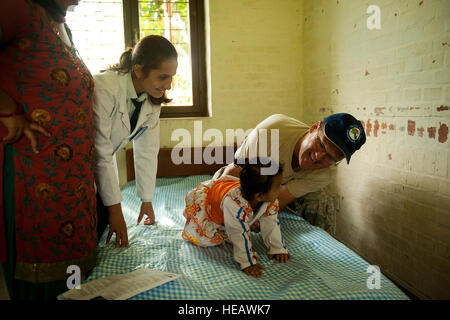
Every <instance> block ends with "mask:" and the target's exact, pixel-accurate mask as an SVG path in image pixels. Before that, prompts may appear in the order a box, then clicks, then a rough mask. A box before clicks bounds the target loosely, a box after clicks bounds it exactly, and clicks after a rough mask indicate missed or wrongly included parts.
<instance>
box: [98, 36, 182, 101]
mask: <svg viewBox="0 0 450 320" xmlns="http://www.w3.org/2000/svg"><path fill="white" fill-rule="evenodd" d="M167 59H178V54H177V51H176V49H175V47H174V46H173V44H172V43H170V41H169V40H167V39H166V38H164V37H162V36H158V35H150V36H146V37H144V38H142V39H141V40H140V41H139V42H138V43H137V44H136V46H135V47H134V48H128V49H127V50H125V51H124V52H123V53H122V55H121V56H120V61H119V63H117V64H115V65H112V66H109V67H108V69H107V70H108V71H117V72H119V73H122V74H125V73H129V72H132V70H133V66H134V65H136V64H140V65H142V66H143V68H142V71H143V73H144V76H145V77H147V76H148V74H149V72H150V70H153V69H158V68H160V67H161V64H162V63H163V62H164V61H165V60H167ZM107 70H102V71H107ZM149 97H150V100H151V101H152V103H153V104H157V105H160V104H161V103H167V102H170V101H172V100H171V99H169V98H167V97H166V95H164V96H162V97H161V98H154V97H152V96H149Z"/></svg>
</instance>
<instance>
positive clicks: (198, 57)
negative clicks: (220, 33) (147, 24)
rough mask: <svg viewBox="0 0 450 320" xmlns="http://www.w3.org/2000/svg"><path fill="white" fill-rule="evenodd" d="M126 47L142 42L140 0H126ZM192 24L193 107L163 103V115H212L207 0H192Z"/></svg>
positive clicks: (167, 116)
mask: <svg viewBox="0 0 450 320" xmlns="http://www.w3.org/2000/svg"><path fill="white" fill-rule="evenodd" d="M162 1H165V0H162ZM123 19H124V33H125V34H124V36H125V46H126V47H134V45H135V44H136V43H137V42H138V41H139V34H140V30H139V3H138V0H123ZM189 26H190V40H191V67H192V100H193V105H192V106H163V107H162V108H161V114H160V117H161V118H190V117H208V116H209V111H208V105H207V89H206V59H205V56H206V54H205V52H206V46H205V6H204V0H189Z"/></svg>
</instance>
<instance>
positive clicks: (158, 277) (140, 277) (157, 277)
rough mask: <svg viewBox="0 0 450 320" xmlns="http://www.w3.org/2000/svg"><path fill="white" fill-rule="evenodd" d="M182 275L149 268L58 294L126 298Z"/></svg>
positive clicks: (67, 297) (75, 297)
mask: <svg viewBox="0 0 450 320" xmlns="http://www.w3.org/2000/svg"><path fill="white" fill-rule="evenodd" d="M178 277H180V275H178V274H175V273H170V272H164V271H159V270H152V269H147V268H141V269H137V270H135V271H133V272H130V273H125V274H119V275H114V276H109V277H105V278H100V279H96V280H92V281H89V282H86V283H84V284H82V285H81V286H80V289H72V290H69V291H66V292H64V293H63V294H60V295H59V296H58V300H91V299H100V300H102V299H106V300H125V299H128V298H131V297H133V296H135V295H137V294H139V293H141V292H144V291H147V290H150V289H152V288H155V287H157V286H160V285H162V284H164V283H166V282H169V281H172V280H175V279H177V278H178Z"/></svg>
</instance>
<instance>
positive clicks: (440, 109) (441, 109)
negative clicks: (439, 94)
mask: <svg viewBox="0 0 450 320" xmlns="http://www.w3.org/2000/svg"><path fill="white" fill-rule="evenodd" d="M436 110H437V111H438V112H441V111H447V110H450V107H449V106H440V107H438V108H436Z"/></svg>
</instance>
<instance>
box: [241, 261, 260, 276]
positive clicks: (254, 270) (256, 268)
mask: <svg viewBox="0 0 450 320" xmlns="http://www.w3.org/2000/svg"><path fill="white" fill-rule="evenodd" d="M263 269H264V267H263V266H262V265H261V264H259V263H257V264H255V265H253V266H250V267H247V268H245V269H242V271H244V272H245V273H246V274H248V275H249V276H252V277H255V278H261V276H262V271H263Z"/></svg>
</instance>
